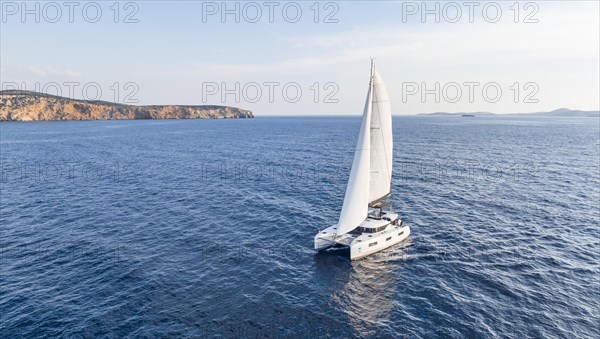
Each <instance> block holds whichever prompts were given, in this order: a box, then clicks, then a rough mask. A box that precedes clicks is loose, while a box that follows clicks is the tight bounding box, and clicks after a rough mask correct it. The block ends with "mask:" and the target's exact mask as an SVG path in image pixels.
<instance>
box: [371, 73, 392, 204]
mask: <svg viewBox="0 0 600 339" xmlns="http://www.w3.org/2000/svg"><path fill="white" fill-rule="evenodd" d="M372 81H373V94H372V95H373V98H372V105H373V108H372V110H373V112H372V114H371V179H370V185H369V203H372V202H374V201H376V200H379V199H382V198H384V197H386V196H388V195H389V194H390V190H391V183H392V150H393V142H392V110H391V107H390V97H389V95H388V91H387V87H386V86H385V83H383V80H382V79H381V76H379V73H377V71H376V70H374V71H373V80H372Z"/></svg>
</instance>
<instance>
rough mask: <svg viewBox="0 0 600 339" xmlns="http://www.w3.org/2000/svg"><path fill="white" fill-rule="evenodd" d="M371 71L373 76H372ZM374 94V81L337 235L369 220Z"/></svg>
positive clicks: (369, 92) (371, 83) (363, 119)
mask: <svg viewBox="0 0 600 339" xmlns="http://www.w3.org/2000/svg"><path fill="white" fill-rule="evenodd" d="M372 74H373V73H372V71H371V75H372ZM372 93H373V80H372V76H371V81H370V82H369V91H368V92H367V101H366V103H365V109H364V111H363V117H362V123H361V125H360V132H359V134H358V142H357V144H356V151H355V152H354V160H352V169H351V170H350V178H349V179H348V186H346V195H345V196H344V204H343V206H342V211H341V213H340V219H339V221H338V226H337V232H336V234H337V235H342V234H346V233H348V232H350V231H352V230H353V229H355V228H356V227H357V226H358V225H359V224H360V223H361V222H363V221H364V220H365V219H366V218H367V214H368V212H369V200H368V199H369V168H370V157H371V152H370V150H371V128H370V125H371V111H372V107H371V106H372V102H371V98H372Z"/></svg>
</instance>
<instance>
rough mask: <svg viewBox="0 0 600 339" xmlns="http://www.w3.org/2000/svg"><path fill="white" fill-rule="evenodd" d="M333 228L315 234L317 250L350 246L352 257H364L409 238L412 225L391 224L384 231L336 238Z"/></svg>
mask: <svg viewBox="0 0 600 339" xmlns="http://www.w3.org/2000/svg"><path fill="white" fill-rule="evenodd" d="M332 231H333V228H328V229H326V230H324V231H322V232H320V233H319V234H317V235H316V236H315V250H317V251H322V250H325V249H328V248H330V247H336V246H347V247H349V248H350V259H352V260H358V259H362V258H364V257H366V256H368V255H370V254H373V253H376V252H379V251H382V250H384V249H386V248H388V247H390V246H393V245H396V244H398V243H400V242H402V241H404V240H406V239H407V238H408V236H409V235H410V227H409V226H408V225H405V226H390V227H388V229H386V230H385V231H383V232H379V233H371V234H366V233H364V234H363V235H361V236H359V237H357V238H353V237H350V236H347V237H343V238H341V239H336V238H335V235H334V234H333V233H329V232H332Z"/></svg>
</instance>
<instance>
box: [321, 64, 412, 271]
mask: <svg viewBox="0 0 600 339" xmlns="http://www.w3.org/2000/svg"><path fill="white" fill-rule="evenodd" d="M392 146H393V141H392V111H391V108H390V98H389V95H388V92H387V88H386V86H385V84H384V83H383V80H382V79H381V76H379V73H377V71H376V70H375V64H374V62H373V60H371V79H370V81H369V91H368V92H367V101H366V103H365V109H364V111H363V116H362V123H361V126H360V132H359V134H358V143H357V145H356V150H355V152H354V160H353V161H352V169H351V170H350V178H349V179H348V186H347V187H346V195H345V197H344V204H343V205H342V211H341V213H340V218H339V220H338V223H337V224H335V225H333V226H331V227H329V228H326V229H324V230H322V231H320V232H319V233H318V234H317V235H316V236H315V249H316V250H323V249H327V248H329V247H334V246H345V247H350V259H352V260H355V259H360V258H363V257H365V256H367V255H369V254H372V253H375V252H378V251H381V250H383V249H385V248H388V247H390V246H392V245H394V244H397V243H399V242H401V241H403V240H404V239H406V238H407V237H408V236H409V235H410V227H408V225H404V224H403V222H402V220H401V219H400V218H399V217H398V214H396V213H395V212H393V210H392V209H391V208H390V206H391V203H390V202H388V201H386V200H385V199H386V198H387V197H389V196H390V193H391V182H392V151H393V148H392Z"/></svg>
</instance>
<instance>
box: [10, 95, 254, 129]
mask: <svg viewBox="0 0 600 339" xmlns="http://www.w3.org/2000/svg"><path fill="white" fill-rule="evenodd" d="M253 117H254V116H253V114H252V112H251V111H248V110H243V109H240V108H236V107H229V106H209V105H201V106H183V105H164V106H162V105H161V106H135V105H124V104H118V103H113V102H107V101H94V100H79V99H70V98H65V97H60V96H55V95H49V94H44V93H38V92H31V91H20V90H7V91H0V121H54V120H133V119H234V118H253Z"/></svg>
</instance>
